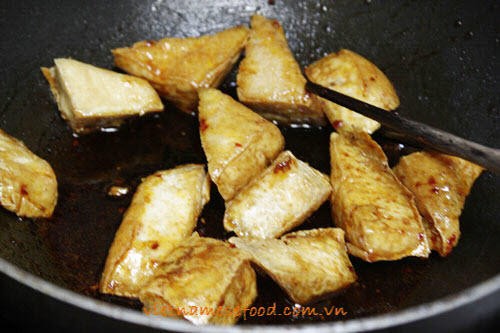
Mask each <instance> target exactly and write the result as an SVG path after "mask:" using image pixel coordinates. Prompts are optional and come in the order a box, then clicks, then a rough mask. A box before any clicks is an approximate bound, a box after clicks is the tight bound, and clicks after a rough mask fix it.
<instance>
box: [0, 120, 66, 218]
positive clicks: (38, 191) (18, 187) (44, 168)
mask: <svg viewBox="0 0 500 333" xmlns="http://www.w3.org/2000/svg"><path fill="white" fill-rule="evenodd" d="M0 203H1V205H2V206H3V207H4V208H5V209H7V210H9V211H11V212H14V213H16V214H17V215H18V216H25V217H30V218H37V217H50V216H52V213H53V211H54V208H55V206H56V204H57V179H56V175H55V174H54V170H52V167H51V166H50V164H49V163H48V162H47V161H45V160H43V159H42V158H40V157H38V156H37V155H35V154H34V153H32V152H31V151H30V150H29V149H28V147H26V146H25V145H24V143H23V142H21V141H20V140H17V139H15V138H13V137H11V136H10V135H8V134H7V133H5V132H4V131H2V130H0Z"/></svg>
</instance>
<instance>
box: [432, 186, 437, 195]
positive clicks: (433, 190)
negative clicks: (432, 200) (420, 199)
mask: <svg viewBox="0 0 500 333" xmlns="http://www.w3.org/2000/svg"><path fill="white" fill-rule="evenodd" d="M431 192H432V193H434V194H439V188H437V187H436V186H434V187H433V188H432V190H431Z"/></svg>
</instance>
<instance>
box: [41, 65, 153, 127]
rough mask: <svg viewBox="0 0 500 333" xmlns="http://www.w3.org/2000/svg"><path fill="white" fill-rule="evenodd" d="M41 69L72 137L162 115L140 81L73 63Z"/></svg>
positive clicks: (145, 85) (149, 90) (149, 89)
mask: <svg viewBox="0 0 500 333" xmlns="http://www.w3.org/2000/svg"><path fill="white" fill-rule="evenodd" d="M54 63H55V66H54V67H52V68H45V67H43V68H42V72H43V75H44V76H45V78H46V79H47V81H49V84H50V88H51V90H52V94H53V95H54V98H55V99H56V101H57V105H58V107H59V110H60V111H61V115H62V117H63V118H64V119H66V121H67V122H68V123H69V125H70V126H71V128H72V130H73V131H74V132H76V133H87V132H90V131H93V130H95V129H99V128H103V127H117V126H120V124H121V123H122V122H123V120H124V119H125V118H128V117H131V116H137V115H139V116H142V115H144V114H146V113H149V112H158V111H163V104H162V102H161V100H160V97H159V96H158V94H157V93H156V91H155V90H154V89H153V87H151V85H150V84H149V83H148V82H147V81H146V80H143V79H140V78H137V77H134V76H131V75H126V74H120V73H115V72H113V71H110V70H107V69H103V68H98V67H95V66H92V65H88V64H85V63H83V62H80V61H77V60H73V59H54Z"/></svg>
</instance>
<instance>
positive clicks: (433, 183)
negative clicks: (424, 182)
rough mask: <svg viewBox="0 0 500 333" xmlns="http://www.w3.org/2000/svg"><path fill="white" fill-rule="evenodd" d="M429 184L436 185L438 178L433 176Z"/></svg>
mask: <svg viewBox="0 0 500 333" xmlns="http://www.w3.org/2000/svg"><path fill="white" fill-rule="evenodd" d="M429 185H436V179H434V177H433V176H431V177H430V178H429Z"/></svg>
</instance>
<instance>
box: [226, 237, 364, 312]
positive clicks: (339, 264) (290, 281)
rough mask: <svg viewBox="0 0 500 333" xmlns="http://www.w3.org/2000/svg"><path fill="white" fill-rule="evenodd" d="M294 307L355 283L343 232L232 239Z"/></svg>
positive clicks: (354, 275) (231, 241)
mask: <svg viewBox="0 0 500 333" xmlns="http://www.w3.org/2000/svg"><path fill="white" fill-rule="evenodd" d="M229 242H230V243H232V244H234V245H236V247H237V248H239V249H242V250H244V251H246V252H247V253H248V254H250V255H251V256H252V258H253V259H252V261H254V262H255V263H256V264H257V265H258V266H259V267H260V268H262V269H263V270H264V271H265V272H266V273H267V274H269V276H270V277H271V278H272V279H273V280H274V281H275V282H276V283H278V284H279V285H280V286H281V288H282V289H283V290H284V291H285V292H286V293H287V294H288V295H289V296H290V298H291V299H292V300H293V301H294V302H295V303H298V304H307V303H310V302H312V301H315V300H318V299H319V298H321V297H324V296H326V295H327V294H329V293H332V292H334V291H337V290H339V289H342V288H344V287H346V286H348V285H350V284H351V283H353V282H354V281H355V280H356V278H357V277H356V274H355V273H354V269H353V267H352V265H351V262H350V261H349V256H348V255H347V251H346V247H345V243H344V231H343V230H342V229H339V228H324V229H313V230H301V231H298V232H294V233H289V234H286V235H284V236H283V237H281V239H260V238H247V237H232V238H230V239H229Z"/></svg>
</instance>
